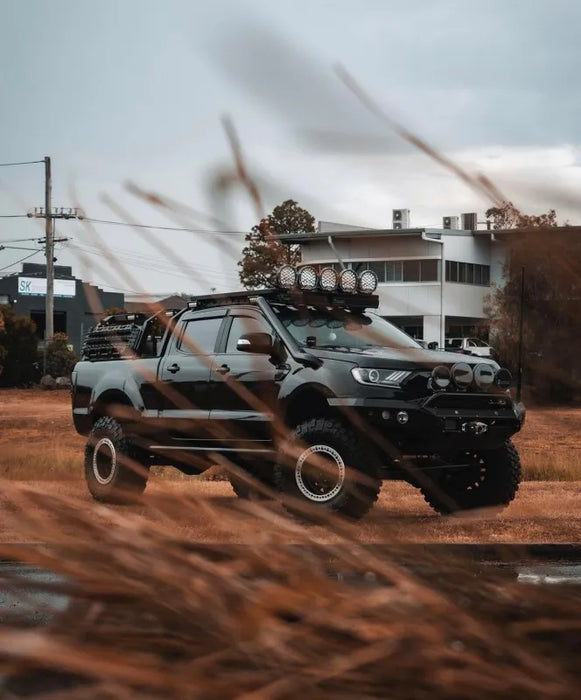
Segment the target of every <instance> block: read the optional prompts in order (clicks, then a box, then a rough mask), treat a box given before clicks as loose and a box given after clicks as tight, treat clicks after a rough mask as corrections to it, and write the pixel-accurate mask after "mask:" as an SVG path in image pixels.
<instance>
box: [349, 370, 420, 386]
mask: <svg viewBox="0 0 581 700" xmlns="http://www.w3.org/2000/svg"><path fill="white" fill-rule="evenodd" d="M351 374H352V375H353V379H355V381H356V382H359V384H368V385H371V386H400V385H401V383H402V382H403V380H404V379H407V378H408V377H409V376H410V374H411V372H408V371H407V370H404V369H366V368H364V367H354V368H353V369H352V370H351Z"/></svg>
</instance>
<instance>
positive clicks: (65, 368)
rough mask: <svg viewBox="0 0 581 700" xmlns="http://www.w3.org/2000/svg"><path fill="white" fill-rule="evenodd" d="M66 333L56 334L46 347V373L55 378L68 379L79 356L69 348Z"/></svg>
mask: <svg viewBox="0 0 581 700" xmlns="http://www.w3.org/2000/svg"><path fill="white" fill-rule="evenodd" d="M68 342H69V338H68V336H67V335H66V333H55V334H54V336H53V338H52V340H51V341H50V342H49V343H48V345H47V346H46V373H47V374H50V375H51V376H53V377H68V376H69V375H70V373H71V372H72V371H73V367H74V366H75V364H76V362H77V356H76V355H75V353H74V352H73V351H72V350H70V349H69V347H68Z"/></svg>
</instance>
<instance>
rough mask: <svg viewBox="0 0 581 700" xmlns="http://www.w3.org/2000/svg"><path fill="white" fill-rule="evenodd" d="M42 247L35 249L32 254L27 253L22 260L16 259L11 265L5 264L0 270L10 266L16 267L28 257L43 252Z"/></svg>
mask: <svg viewBox="0 0 581 700" xmlns="http://www.w3.org/2000/svg"><path fill="white" fill-rule="evenodd" d="M42 250H43V249H42V248H39V249H38V250H35V251H34V253H30V255H26V256H25V257H23V258H20V260H15V261H14V262H13V263H10V265H5V266H4V267H0V272H2V270H7V269H8V268H9V267H14V265H18V264H19V263H21V262H24V261H25V260H28V258H31V257H32V256H33V255H37V254H38V253H40V252H42Z"/></svg>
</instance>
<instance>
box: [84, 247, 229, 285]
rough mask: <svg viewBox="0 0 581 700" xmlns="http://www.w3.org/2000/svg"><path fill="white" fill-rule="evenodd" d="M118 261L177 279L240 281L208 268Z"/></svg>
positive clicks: (99, 254)
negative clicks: (207, 278)
mask: <svg viewBox="0 0 581 700" xmlns="http://www.w3.org/2000/svg"><path fill="white" fill-rule="evenodd" d="M71 248H72V249H73V250H78V251H79V252H81V253H85V254H86V255H94V256H96V257H100V258H105V259H108V258H109V257H110V256H108V255H107V254H106V253H102V252H99V251H96V250H89V249H86V248H83V247H81V246H78V245H72V246H71ZM116 257H117V258H118V259H120V260H122V261H123V262H126V263H128V264H129V265H131V266H132V267H136V268H139V269H141V270H147V271H148V272H157V273H158V274H162V275H172V276H177V277H184V278H188V279H190V278H191V277H192V276H195V275H196V274H203V275H204V276H205V277H211V278H213V279H220V280H224V281H229V280H234V279H235V280H238V278H237V277H236V275H234V274H228V273H223V272H219V271H217V270H216V271H212V270H208V269H207V268H204V267H198V268H193V267H191V266H190V267H191V269H190V271H188V270H179V269H176V267H175V266H172V265H171V263H169V264H168V265H162V264H160V261H159V260H158V261H156V262H157V264H152V263H151V262H148V261H147V260H135V256H116Z"/></svg>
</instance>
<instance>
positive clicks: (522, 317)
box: [516, 267, 525, 403]
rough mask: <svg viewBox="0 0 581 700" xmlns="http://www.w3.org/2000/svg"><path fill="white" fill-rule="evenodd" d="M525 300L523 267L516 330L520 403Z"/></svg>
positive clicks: (517, 386) (517, 389) (517, 397)
mask: <svg viewBox="0 0 581 700" xmlns="http://www.w3.org/2000/svg"><path fill="white" fill-rule="evenodd" d="M524 301H525V269H524V267H521V270H520V328H519V332H518V374H517V380H516V400H517V402H518V403H520V400H521V395H522V346H523V321H524Z"/></svg>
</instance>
